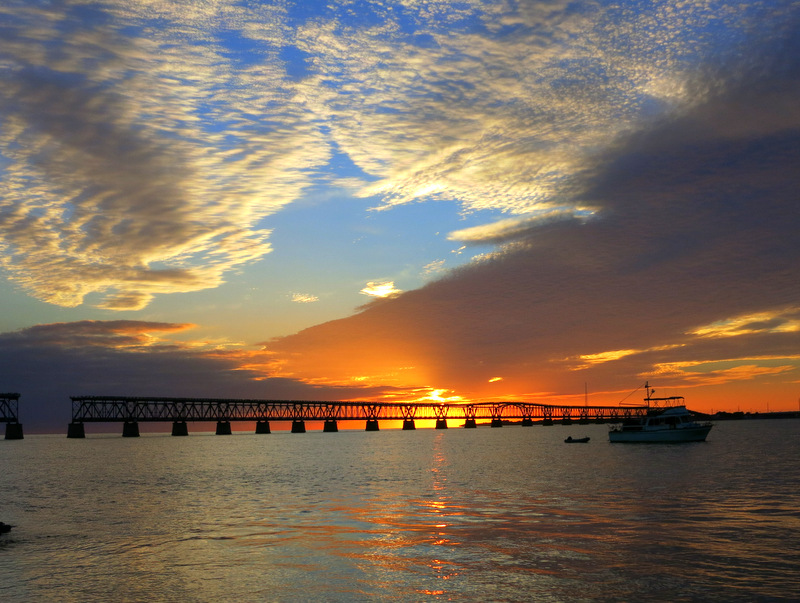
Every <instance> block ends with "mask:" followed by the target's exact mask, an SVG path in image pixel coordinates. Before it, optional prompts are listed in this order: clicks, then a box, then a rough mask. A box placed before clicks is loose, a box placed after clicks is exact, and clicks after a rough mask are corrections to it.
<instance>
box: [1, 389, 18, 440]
mask: <svg viewBox="0 0 800 603" xmlns="http://www.w3.org/2000/svg"><path fill="white" fill-rule="evenodd" d="M0 423H5V424H6V439H7V440H21V439H23V438H22V423H20V422H19V394H0Z"/></svg>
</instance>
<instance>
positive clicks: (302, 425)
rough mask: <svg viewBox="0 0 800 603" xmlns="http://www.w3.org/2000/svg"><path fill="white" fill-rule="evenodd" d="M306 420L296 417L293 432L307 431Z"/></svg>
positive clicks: (293, 422)
mask: <svg viewBox="0 0 800 603" xmlns="http://www.w3.org/2000/svg"><path fill="white" fill-rule="evenodd" d="M305 432H306V422H305V421H304V420H303V419H294V420H293V421H292V433H305Z"/></svg>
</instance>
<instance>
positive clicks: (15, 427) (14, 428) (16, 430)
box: [6, 423, 24, 440]
mask: <svg viewBox="0 0 800 603" xmlns="http://www.w3.org/2000/svg"><path fill="white" fill-rule="evenodd" d="M6 439H7V440H22V439H24V438H23V436H22V423H6Z"/></svg>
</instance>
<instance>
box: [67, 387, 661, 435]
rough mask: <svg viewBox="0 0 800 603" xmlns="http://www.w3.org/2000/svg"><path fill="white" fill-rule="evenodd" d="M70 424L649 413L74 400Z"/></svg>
mask: <svg viewBox="0 0 800 603" xmlns="http://www.w3.org/2000/svg"><path fill="white" fill-rule="evenodd" d="M71 399H72V422H71V423H70V424H69V427H68V431H67V437H69V438H82V437H85V430H84V424H85V423H123V428H122V435H123V436H125V437H136V436H138V435H139V423H140V422H162V423H163V422H172V435H174V436H183V435H188V428H187V422H194V421H206V422H208V421H216V423H217V431H216V433H217V434H218V435H228V434H230V433H231V422H233V421H256V433H262V434H267V433H270V427H269V422H270V421H287V422H288V421H291V424H292V428H291V431H292V433H305V431H306V421H320V422H322V423H323V431H324V432H336V431H338V422H339V421H365V424H366V431H379V429H380V426H379V421H402V422H403V429H404V430H411V429H415V428H416V425H415V423H414V421H415V420H435V421H436V429H447V421H448V419H450V420H456V419H460V420H463V425H464V427H466V428H474V427H477V425H478V421H483V422H488V423H489V424H490V425H491V426H492V427H502V426H503V423H504V422H509V421H519V422H520V423H521V424H522V425H524V426H530V425H533V424H534V421H535V420H538V421H540V422H541V423H542V424H543V425H552V424H553V423H554V422H555V421H559V422H561V423H564V424H568V423H571V422H572V421H573V419H577V420H578V421H579V422H581V423H589V422H606V421H612V422H615V421H620V420H623V419H626V418H631V417H636V416H641V415H643V414H645V413H646V411H647V408H646V407H644V406H641V407H639V406H626V407H620V406H564V405H550V404H532V403H527V402H470V403H462V404H444V403H442V404H438V403H436V402H434V401H430V400H428V401H423V402H383V403H377V402H349V401H348V402H319V401H310V400H233V399H216V398H157V397H128V396H73V397H72V398H71Z"/></svg>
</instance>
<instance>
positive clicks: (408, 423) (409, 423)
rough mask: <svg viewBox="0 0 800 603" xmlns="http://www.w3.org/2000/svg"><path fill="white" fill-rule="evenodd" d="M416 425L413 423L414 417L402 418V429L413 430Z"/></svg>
mask: <svg viewBox="0 0 800 603" xmlns="http://www.w3.org/2000/svg"><path fill="white" fill-rule="evenodd" d="M416 428H417V426H416V425H414V419H403V431H413V430H414V429H416Z"/></svg>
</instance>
